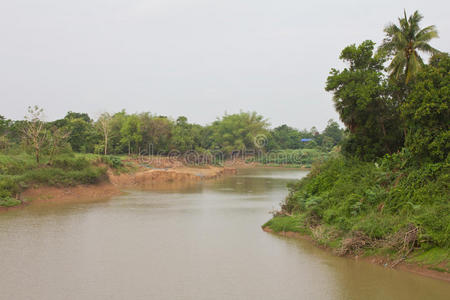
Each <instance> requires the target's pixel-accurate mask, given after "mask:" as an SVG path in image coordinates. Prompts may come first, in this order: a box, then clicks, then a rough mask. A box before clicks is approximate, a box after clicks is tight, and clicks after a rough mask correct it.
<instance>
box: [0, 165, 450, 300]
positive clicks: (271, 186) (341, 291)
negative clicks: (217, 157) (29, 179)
mask: <svg viewBox="0 0 450 300" xmlns="http://www.w3.org/2000/svg"><path fill="white" fill-rule="evenodd" d="M305 174H306V172H303V171H297V170H288V169H273V170H268V169H263V170H255V169H253V170H242V171H241V172H240V173H239V174H238V175H237V176H231V177H225V178H222V179H219V180H216V181H206V182H203V183H195V184H183V185H167V186H164V185H158V186H157V187H155V188H154V189H146V190H139V191H128V193H127V194H126V195H123V196H119V197H116V198H114V199H112V200H110V201H99V202H96V203H90V204H89V203H78V204H74V203H72V204H61V205H53V206H51V205H44V206H42V205H41V206H31V207H28V208H26V209H23V210H15V211H10V212H8V213H6V214H0V267H1V271H0V299H383V300H384V299H445V298H446V296H447V295H448V294H450V287H449V284H448V283H445V282H441V281H438V280H433V279H429V278H424V277H420V276H417V275H413V274H409V273H404V272H400V271H396V270H388V269H384V268H382V267H380V266H376V265H371V264H368V263H365V262H355V261H353V260H349V259H344V258H339V257H335V256H333V255H330V254H329V253H327V252H325V251H323V250H320V249H318V248H316V247H314V246H313V245H311V243H309V242H307V241H299V240H294V239H287V238H284V237H280V236H276V235H272V234H268V233H265V232H263V231H262V230H261V228H260V225H261V224H263V223H264V222H265V221H266V220H267V219H268V218H269V217H270V215H269V214H268V211H270V210H271V209H273V208H276V207H277V206H278V204H279V202H280V201H281V200H282V199H283V198H284V197H285V196H286V193H287V190H286V188H285V186H286V183H287V182H289V181H290V180H295V179H298V178H300V177H302V176H304V175H305Z"/></svg>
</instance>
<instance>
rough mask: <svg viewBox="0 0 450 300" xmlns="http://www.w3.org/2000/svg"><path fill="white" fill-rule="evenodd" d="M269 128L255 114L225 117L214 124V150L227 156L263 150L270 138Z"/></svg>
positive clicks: (248, 113)
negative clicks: (220, 151)
mask: <svg viewBox="0 0 450 300" xmlns="http://www.w3.org/2000/svg"><path fill="white" fill-rule="evenodd" d="M268 126H269V124H268V122H267V121H266V120H265V119H264V118H263V117H262V116H260V115H258V114H257V113H255V112H251V113H250V112H241V113H239V114H233V115H225V116H223V117H222V119H219V120H217V121H215V122H214V123H213V124H212V127H211V129H212V135H211V140H212V148H220V149H221V150H223V151H224V152H225V153H226V154H231V153H233V152H234V151H239V152H240V151H245V150H250V151H251V150H259V149H262V148H264V147H265V145H266V143H267V139H268V137H269V131H268Z"/></svg>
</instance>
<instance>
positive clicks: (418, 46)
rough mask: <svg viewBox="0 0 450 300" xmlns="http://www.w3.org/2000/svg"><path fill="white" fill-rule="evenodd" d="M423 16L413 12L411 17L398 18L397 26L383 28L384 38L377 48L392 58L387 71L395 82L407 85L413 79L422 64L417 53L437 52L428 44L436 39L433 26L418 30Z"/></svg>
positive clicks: (435, 31)
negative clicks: (402, 82)
mask: <svg viewBox="0 0 450 300" xmlns="http://www.w3.org/2000/svg"><path fill="white" fill-rule="evenodd" d="M422 19H423V16H422V15H421V14H420V13H419V12H418V11H415V12H414V13H413V14H412V15H411V16H409V17H407V16H406V11H404V16H403V18H399V19H398V21H399V24H398V25H396V24H389V25H388V26H386V27H385V29H384V32H385V33H386V38H385V39H384V41H383V43H382V44H381V46H380V47H379V50H380V51H381V52H384V53H386V54H388V55H389V56H391V57H392V60H391V63H390V64H389V66H388V71H389V72H390V74H391V76H392V77H393V78H395V79H396V80H401V79H402V80H403V81H404V83H408V82H409V81H410V80H411V79H412V78H414V77H415V76H416V75H417V73H418V72H419V70H420V69H421V68H422V67H423V65H424V63H423V60H422V58H421V57H420V55H419V52H424V53H428V54H436V53H438V52H439V51H438V50H436V49H435V48H433V47H432V46H430V44H429V42H430V41H431V40H432V39H433V38H437V37H438V32H437V30H436V27H435V26H434V25H431V26H427V27H425V28H423V29H421V28H420V26H419V23H420V21H421V20H422Z"/></svg>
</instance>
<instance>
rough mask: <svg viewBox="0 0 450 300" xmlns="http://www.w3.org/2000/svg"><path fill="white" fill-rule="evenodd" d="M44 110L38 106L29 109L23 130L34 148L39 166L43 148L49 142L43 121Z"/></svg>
mask: <svg viewBox="0 0 450 300" xmlns="http://www.w3.org/2000/svg"><path fill="white" fill-rule="evenodd" d="M43 113H44V110H43V109H42V108H39V107H38V106H34V107H31V106H29V107H28V115H26V116H25V120H27V122H26V124H25V126H24V127H23V128H22V132H23V135H24V137H25V139H26V141H27V143H28V144H29V145H30V146H31V147H32V148H33V151H34V156H35V158H36V162H37V163H38V164H39V162H40V157H41V151H42V147H43V146H44V144H45V142H46V140H47V133H46V130H45V123H44V121H43V120H42V119H43Z"/></svg>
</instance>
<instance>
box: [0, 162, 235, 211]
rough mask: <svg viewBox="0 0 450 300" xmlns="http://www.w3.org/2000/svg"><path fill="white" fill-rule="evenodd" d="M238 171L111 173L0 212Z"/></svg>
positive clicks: (35, 194) (45, 190) (34, 191)
mask: <svg viewBox="0 0 450 300" xmlns="http://www.w3.org/2000/svg"><path fill="white" fill-rule="evenodd" d="M235 173H236V169H234V168H229V167H225V168H222V167H214V166H205V167H202V168H193V167H186V166H179V167H173V168H165V169H148V168H140V169H139V170H138V171H136V172H133V173H124V174H119V175H116V174H114V173H113V172H112V171H111V170H110V171H108V173H107V175H108V179H107V181H105V182H102V183H100V184H93V185H78V186H74V187H49V186H39V187H34V188H29V189H27V190H25V191H24V192H22V193H21V195H20V199H21V200H22V201H23V204H22V205H19V206H15V207H10V208H7V207H0V212H2V211H8V210H13V209H20V208H22V207H24V206H27V205H37V204H42V203H51V202H55V203H67V202H77V203H80V202H95V201H99V200H103V199H109V198H111V197H113V196H116V195H120V194H122V193H123V192H122V191H121V189H126V188H150V187H152V188H153V187H158V186H166V185H167V184H168V183H169V184H171V185H170V186H172V185H173V184H176V185H177V186H182V185H189V184H190V183H193V182H198V181H200V180H206V179H214V178H218V177H220V176H223V175H227V174H235Z"/></svg>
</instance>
